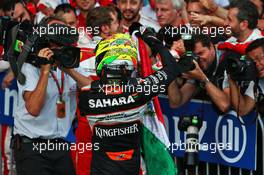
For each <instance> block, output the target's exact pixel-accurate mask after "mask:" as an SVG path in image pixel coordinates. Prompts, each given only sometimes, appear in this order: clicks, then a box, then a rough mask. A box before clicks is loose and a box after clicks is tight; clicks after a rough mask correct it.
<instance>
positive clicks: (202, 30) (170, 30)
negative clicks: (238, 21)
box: [164, 25, 232, 38]
mask: <svg viewBox="0 0 264 175" xmlns="http://www.w3.org/2000/svg"><path fill="white" fill-rule="evenodd" d="M164 29H165V32H164V34H165V35H170V36H171V37H172V38H173V37H174V36H176V35H186V34H188V35H200V34H203V35H210V36H211V37H216V36H217V35H223V34H227V35H230V34H231V33H232V31H231V27H226V28H225V27H210V28H208V27H186V26H182V25H180V26H179V27H170V26H167V27H165V28H164Z"/></svg>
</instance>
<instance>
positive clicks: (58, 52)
mask: <svg viewBox="0 0 264 175" xmlns="http://www.w3.org/2000/svg"><path fill="white" fill-rule="evenodd" d="M53 52H54V56H53V58H54V60H57V61H58V62H60V63H61V65H62V66H63V67H65V68H77V67H79V63H80V48H77V47H73V46H64V47H63V48H62V49H54V50H53Z"/></svg>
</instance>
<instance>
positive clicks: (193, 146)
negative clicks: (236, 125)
mask: <svg viewBox="0 0 264 175" xmlns="http://www.w3.org/2000/svg"><path fill="white" fill-rule="evenodd" d="M166 149H167V150H169V151H170V152H171V153H174V152H175V151H185V150H187V149H188V150H199V151H210V153H213V154H214V153H216V152H217V151H223V150H227V151H228V150H232V144H231V143H196V142H194V143H192V142H191V143H185V142H181V141H180V142H179V143H170V146H169V147H167V148H166Z"/></svg>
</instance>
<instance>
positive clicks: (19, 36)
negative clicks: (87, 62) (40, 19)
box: [0, 17, 80, 68]
mask: <svg viewBox="0 0 264 175" xmlns="http://www.w3.org/2000/svg"><path fill="white" fill-rule="evenodd" d="M52 25H53V26H52ZM52 25H50V29H51V28H53V29H55V30H54V31H56V29H58V28H59V27H64V28H67V29H68V31H70V30H71V29H70V27H68V26H66V25H57V24H52ZM34 29H35V30H36V29H40V30H43V29H44V30H46V31H47V32H46V34H44V35H42V36H40V35H39V33H37V32H36V31H35V30H34ZM57 31H58V30H57ZM67 37H68V39H67ZM33 38H34V39H33ZM29 39H32V43H31V45H26V43H27V41H28V40H29ZM77 40H78V34H76V35H75V36H74V35H71V36H66V35H64V36H63V35H62V36H61V35H60V34H56V33H55V34H54V32H53V34H51V32H50V34H49V26H47V25H43V26H34V25H32V24H31V23H30V22H28V21H24V22H16V21H13V20H12V19H11V18H9V17H0V44H1V45H3V46H4V51H5V53H4V60H6V61H10V60H9V58H10V56H11V54H10V53H12V56H13V57H15V58H16V59H17V58H18V57H19V55H20V54H21V53H22V51H24V50H25V48H27V49H26V50H27V52H28V53H27V59H26V60H25V61H26V62H28V63H31V64H33V65H34V66H37V67H39V66H40V65H41V64H53V63H54V62H55V61H58V62H59V63H60V65H61V66H62V67H65V68H76V67H79V62H80V49H79V48H76V47H73V46H71V44H72V43H73V41H77ZM51 43H54V44H56V45H59V46H61V47H60V49H53V52H54V56H53V61H50V62H49V61H47V60H43V59H44V58H39V57H38V56H37V54H38V52H39V50H41V49H43V48H45V47H50V44H51ZM70 43H71V44H70ZM25 45H26V46H25ZM17 61H18V60H17ZM11 64H12V63H11Z"/></svg>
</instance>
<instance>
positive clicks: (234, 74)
mask: <svg viewBox="0 0 264 175" xmlns="http://www.w3.org/2000/svg"><path fill="white" fill-rule="evenodd" d="M224 59H225V61H226V70H227V73H228V74H230V76H231V78H232V79H233V80H235V81H238V82H242V81H255V80H256V79H257V74H258V72H257V68H256V64H255V63H254V61H253V60H252V59H251V58H250V57H248V56H245V55H240V54H238V53H234V52H230V53H227V54H226V55H225V58H224Z"/></svg>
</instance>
